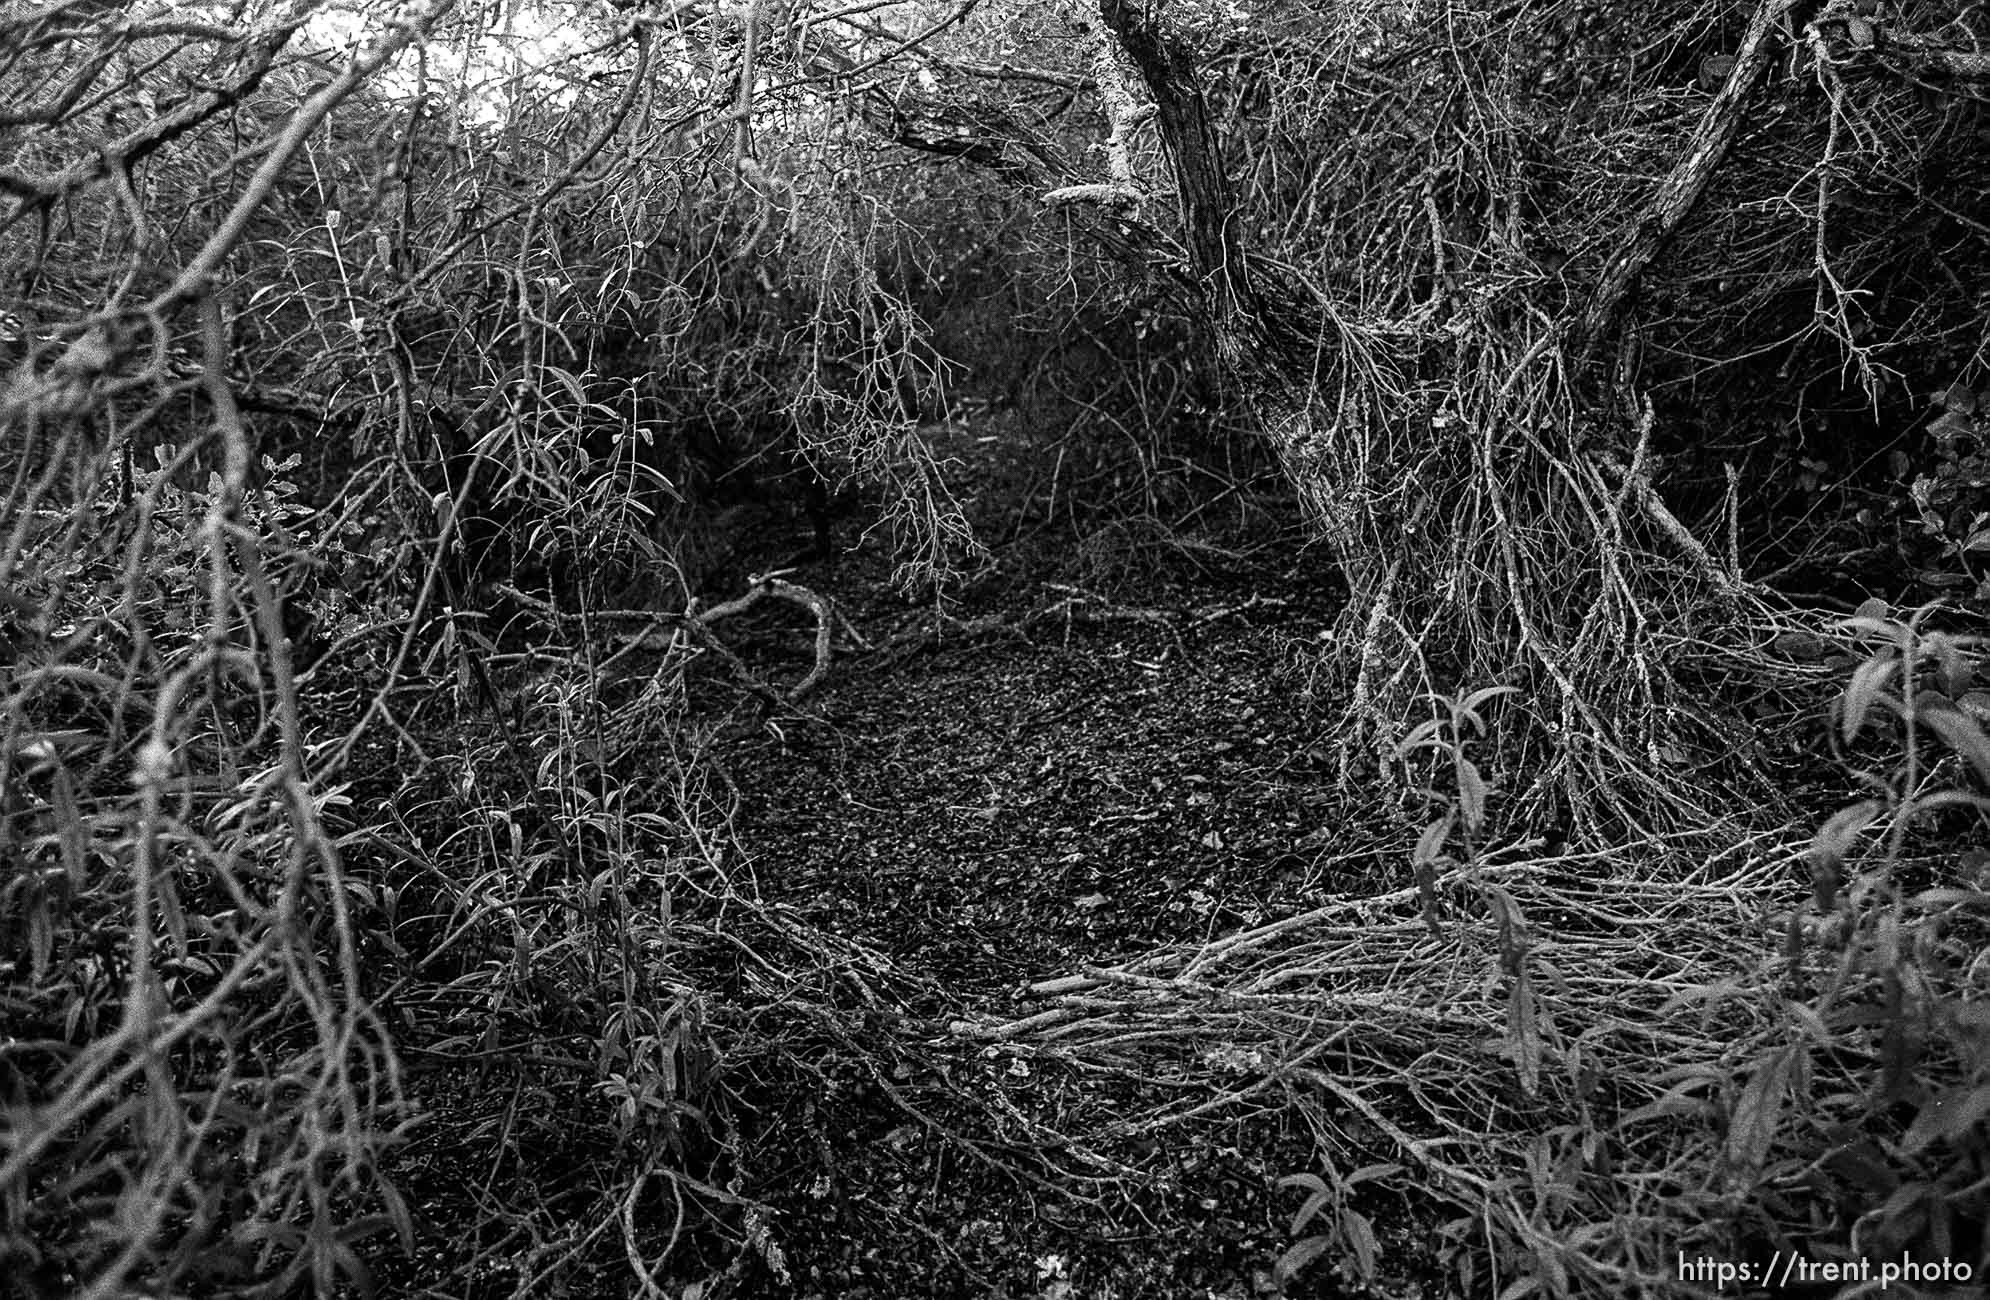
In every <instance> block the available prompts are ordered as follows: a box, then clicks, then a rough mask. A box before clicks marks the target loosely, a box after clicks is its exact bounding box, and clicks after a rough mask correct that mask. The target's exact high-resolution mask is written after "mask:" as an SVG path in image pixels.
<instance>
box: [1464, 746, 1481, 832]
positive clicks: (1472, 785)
mask: <svg viewBox="0 0 1990 1300" xmlns="http://www.w3.org/2000/svg"><path fill="white" fill-rule="evenodd" d="M1458 808H1459V810H1460V811H1461V812H1463V813H1464V814H1465V829H1466V830H1468V831H1470V832H1471V833H1472V834H1474V835H1477V834H1478V833H1479V829H1480V828H1481V827H1483V826H1484V825H1485V824H1486V779H1485V777H1483V776H1481V775H1480V774H1479V765H1478V764H1477V763H1474V762H1473V761H1472V760H1471V759H1469V758H1461V759H1459V760H1458Z"/></svg>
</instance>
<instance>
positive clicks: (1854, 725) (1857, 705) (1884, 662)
mask: <svg viewBox="0 0 1990 1300" xmlns="http://www.w3.org/2000/svg"><path fill="white" fill-rule="evenodd" d="M1899 668H1900V661H1899V660H1897V659H1895V658H1894V657H1893V656H1892V655H1880V656H1878V657H1876V658H1872V659H1868V660H1866V661H1865V662H1864V663H1862V664H1860V665H1859V666H1858V667H1857V668H1855V669H1853V670H1852V680H1851V681H1850V682H1848V683H1846V685H1845V701H1844V705H1843V708H1844V711H1845V712H1844V733H1845V743H1846V744H1848V745H1849V744H1851V743H1852V742H1853V741H1854V740H1857V739H1858V736H1859V732H1860V731H1861V730H1863V729H1864V727H1865V725H1866V715H1867V714H1868V713H1870V712H1871V711H1872V706H1873V702H1874V700H1876V699H1878V698H1880V688H1882V687H1883V686H1885V685H1886V683H1887V680H1888V679H1889V678H1891V677H1892V676H1893V674H1894V673H1895V672H1897V671H1898V670H1899Z"/></svg>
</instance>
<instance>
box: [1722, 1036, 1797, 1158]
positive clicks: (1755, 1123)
mask: <svg viewBox="0 0 1990 1300" xmlns="http://www.w3.org/2000/svg"><path fill="white" fill-rule="evenodd" d="M1799 1050H1800V1049H1798V1048H1795V1047H1780V1048H1777V1049H1776V1050H1775V1051H1772V1052H1767V1053H1765V1054H1764V1055H1763V1056H1762V1057H1761V1058H1760V1059H1758V1060H1757V1061H1756V1063H1755V1070H1754V1072H1753V1073H1752V1074H1750V1075H1749V1076H1748V1083H1747V1085H1746V1086H1745V1087H1743V1088H1742V1090H1741V1097H1740V1099H1739V1100H1737V1101H1736V1102H1735V1105H1734V1115H1733V1116H1732V1118H1730V1119H1729V1121H1728V1129H1727V1163H1728V1168H1729V1170H1730V1172H1731V1174H1732V1175H1733V1176H1735V1177H1736V1178H1738V1179H1740V1180H1742V1181H1746V1182H1751V1183H1752V1182H1753V1181H1754V1180H1755V1178H1756V1176H1757V1175H1759V1174H1760V1173H1761V1172H1762V1163H1763V1161H1765V1160H1767V1159H1768V1158H1769V1148H1770V1146H1771V1145H1772V1144H1773V1143H1774V1142H1775V1140H1776V1129H1777V1127H1778V1126H1779V1125H1780V1124H1781V1123H1782V1119H1783V1100H1784V1098H1785V1096H1787V1095H1788V1093H1789V1090H1790V1076H1791V1074H1792V1073H1793V1072H1794V1071H1795V1069H1796V1060H1797V1053H1798V1051H1799Z"/></svg>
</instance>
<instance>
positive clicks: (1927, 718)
mask: <svg viewBox="0 0 1990 1300" xmlns="http://www.w3.org/2000/svg"><path fill="white" fill-rule="evenodd" d="M1921 722H1922V723H1923V724H1924V725H1926V726H1927V728H1928V730H1930V731H1932V732H1934V733H1935V734H1936V735H1938V736H1940V737H1941V738H1942V739H1943V740H1945V741H1947V742H1948V744H1949V748H1950V749H1953V750H1954V751H1955V752H1956V753H1958V754H1961V755H1962V756H1963V757H1964V758H1965V759H1967V760H1969V765H1970V766H1971V767H1973V768H1975V769H1976V775H1977V778H1978V779H1979V780H1981V781H1982V782H1983V783H1984V784H1985V785H1990V736H1986V735H1984V734H1983V728H1982V727H1980V726H1978V725H1977V723H1976V719H1974V718H1972V717H1970V716H1969V715H1968V714H1966V713H1964V712H1962V711H1961V710H1959V709H1956V708H1954V707H1953V706H1948V705H1943V706H1941V707H1937V708H1932V709H1929V710H1928V711H1926V712H1925V713H1923V714H1921Z"/></svg>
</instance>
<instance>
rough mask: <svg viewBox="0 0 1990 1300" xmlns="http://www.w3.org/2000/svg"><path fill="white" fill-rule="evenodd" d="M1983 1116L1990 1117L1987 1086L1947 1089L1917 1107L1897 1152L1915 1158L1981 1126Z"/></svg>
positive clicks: (1989, 1085) (1989, 1091) (1988, 1089)
mask: <svg viewBox="0 0 1990 1300" xmlns="http://www.w3.org/2000/svg"><path fill="white" fill-rule="evenodd" d="M1986 1115H1990V1084H1984V1085H1980V1086H1978V1087H1975V1088H1951V1089H1949V1090H1948V1091H1947V1092H1944V1093H1939V1094H1937V1095H1936V1096H1933V1097H1930V1098H1929V1099H1928V1100H1927V1102H1926V1103H1925V1104H1924V1105H1923V1106H1922V1107H1921V1113H1920V1114H1918V1115H1916V1116H1915V1117H1914V1123H1913V1124H1911V1125H1909V1126H1908V1129H1907V1135H1906V1136H1905V1137H1903V1138H1902V1139H1901V1140H1900V1149H1901V1150H1902V1151H1904V1152H1906V1153H1907V1154H1908V1155H1916V1154H1918V1153H1920V1152H1921V1151H1923V1150H1925V1149H1926V1148H1928V1147H1929V1146H1931V1145H1933V1144H1934V1143H1936V1142H1953V1141H1955V1140H1957V1139H1958V1138H1961V1137H1963V1136H1964V1135H1965V1134H1967V1133H1969V1132H1970V1131H1971V1130H1972V1129H1974V1128H1976V1127H1977V1126H1978V1125H1979V1124H1981V1123H1982V1122H1983V1119H1984V1117H1985V1116H1986Z"/></svg>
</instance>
